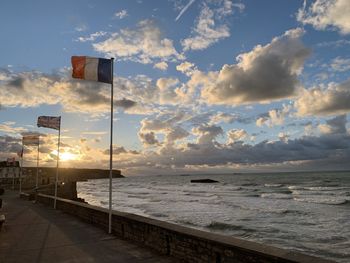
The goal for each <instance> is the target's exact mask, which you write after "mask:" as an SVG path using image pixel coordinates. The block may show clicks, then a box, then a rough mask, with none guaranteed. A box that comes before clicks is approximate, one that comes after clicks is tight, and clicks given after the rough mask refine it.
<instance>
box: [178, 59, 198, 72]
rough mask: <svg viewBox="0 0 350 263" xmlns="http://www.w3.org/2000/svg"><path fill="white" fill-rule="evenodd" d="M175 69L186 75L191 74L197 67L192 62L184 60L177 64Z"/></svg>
mask: <svg viewBox="0 0 350 263" xmlns="http://www.w3.org/2000/svg"><path fill="white" fill-rule="evenodd" d="M176 70H177V71H180V72H182V73H184V74H185V75H187V76H191V75H192V74H193V72H194V71H195V70H197V68H196V66H195V65H194V64H193V63H191V62H188V61H185V62H182V63H181V64H179V65H177V66H176Z"/></svg>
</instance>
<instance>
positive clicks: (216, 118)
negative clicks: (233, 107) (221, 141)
mask: <svg viewBox="0 0 350 263" xmlns="http://www.w3.org/2000/svg"><path fill="white" fill-rule="evenodd" d="M239 119H240V117H239V116H238V115H237V114H230V113H224V112H218V113H217V114H215V115H213V116H211V117H210V123H212V124H217V123H220V122H225V123H233V122H234V121H238V120H239Z"/></svg>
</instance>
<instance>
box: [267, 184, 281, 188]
mask: <svg viewBox="0 0 350 263" xmlns="http://www.w3.org/2000/svg"><path fill="white" fill-rule="evenodd" d="M265 186H266V187H282V186H283V184H265Z"/></svg>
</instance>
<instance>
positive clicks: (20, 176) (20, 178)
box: [19, 141, 24, 194]
mask: <svg viewBox="0 0 350 263" xmlns="http://www.w3.org/2000/svg"><path fill="white" fill-rule="evenodd" d="M23 152H24V151H23V141H22V152H21V163H20V166H21V167H20V168H19V194H21V193H22V175H23Z"/></svg>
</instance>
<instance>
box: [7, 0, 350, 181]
mask: <svg viewBox="0 0 350 263" xmlns="http://www.w3.org/2000/svg"><path fill="white" fill-rule="evenodd" d="M349 17H350V2H349V1H348V0H329V1H328V0H314V1H311V0H310V1H302V0H293V1H280V0H263V1H254V0H202V1H199V0H152V1H151V0H136V1H131V0H120V1H107V0H103V1H97V0H96V1H93V0H80V1H79V0H78V1H68V0H62V1H45V0H32V1H19V0H4V1H2V3H1V9H0V32H1V34H0V43H1V45H0V47H1V48H0V160H6V159H7V158H8V157H16V156H17V155H16V153H17V152H18V151H19V150H20V149H21V148H22V145H21V139H22V136H23V135H26V134H32V133H39V134H40V165H41V166H52V167H54V166H55V164H56V155H57V150H56V149H57V131H56V130H52V129H45V128H38V127H37V126H36V122H37V118H38V116H41V115H46V116H62V123H61V150H60V166H62V167H87V168H101V169H107V168H108V167H109V166H108V165H109V136H110V134H109V130H110V128H109V127H110V126H109V125H110V89H111V86H110V85H108V84H105V83H98V82H91V81H86V80H79V79H73V78H72V76H71V71H72V69H71V62H70V60H71V56H74V55H81V56H91V57H100V58H112V57H113V58H115V63H114V106H115V110H114V132H113V141H114V144H113V159H114V162H113V167H114V168H115V169H121V170H122V173H123V174H125V175H148V174H181V173H231V172H270V171H275V172H277V171H306V170H307V171H309V170H310V171H312V170H345V169H350V125H349V116H348V113H349V111H350V79H349V77H350V75H349V73H350V55H349V54H350V52H349V51H350V19H349ZM36 154H37V149H36V148H35V147H29V146H28V147H25V150H24V166H31V165H33V166H34V165H35V163H36V158H37V155H36Z"/></svg>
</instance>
